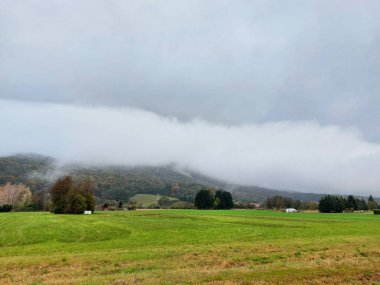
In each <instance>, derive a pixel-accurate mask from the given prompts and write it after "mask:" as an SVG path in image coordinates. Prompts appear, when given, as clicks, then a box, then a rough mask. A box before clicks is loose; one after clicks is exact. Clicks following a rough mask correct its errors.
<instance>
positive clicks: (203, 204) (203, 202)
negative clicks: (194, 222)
mask: <svg viewBox="0 0 380 285" xmlns="http://www.w3.org/2000/svg"><path fill="white" fill-rule="evenodd" d="M194 205H195V207H196V208H197V209H211V208H213V206H214V197H213V195H212V193H211V191H210V190H205V189H203V190H200V191H199V192H198V193H197V195H196V196H195V200H194Z"/></svg>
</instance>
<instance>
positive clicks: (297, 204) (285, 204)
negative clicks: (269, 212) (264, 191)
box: [265, 196, 318, 210]
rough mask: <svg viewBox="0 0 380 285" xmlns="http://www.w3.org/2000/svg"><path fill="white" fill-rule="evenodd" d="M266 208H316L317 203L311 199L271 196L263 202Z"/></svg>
mask: <svg viewBox="0 0 380 285" xmlns="http://www.w3.org/2000/svg"><path fill="white" fill-rule="evenodd" d="M265 205H266V207H267V208H268V209H276V210H280V209H285V208H295V209H297V210H317V209H318V203H317V202H312V201H300V200H293V199H291V198H288V197H283V196H273V197H269V198H267V200H266V203H265Z"/></svg>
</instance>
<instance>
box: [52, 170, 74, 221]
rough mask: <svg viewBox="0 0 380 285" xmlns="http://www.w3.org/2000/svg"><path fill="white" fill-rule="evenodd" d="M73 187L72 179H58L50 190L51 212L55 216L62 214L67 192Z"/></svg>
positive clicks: (69, 177)
mask: <svg viewBox="0 0 380 285" xmlns="http://www.w3.org/2000/svg"><path fill="white" fill-rule="evenodd" d="M73 187H74V183H73V179H72V177H71V176H65V177H62V178H59V179H58V180H57V181H56V182H55V183H54V185H53V188H52V189H51V202H52V208H51V212H53V213H55V214H62V213H64V211H65V208H66V197H67V194H68V193H69V191H70V190H71V189H72V188H73Z"/></svg>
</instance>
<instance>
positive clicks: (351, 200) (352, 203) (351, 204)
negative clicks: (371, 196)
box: [345, 195, 359, 211]
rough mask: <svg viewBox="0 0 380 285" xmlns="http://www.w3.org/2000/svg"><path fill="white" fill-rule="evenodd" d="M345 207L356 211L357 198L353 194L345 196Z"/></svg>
mask: <svg viewBox="0 0 380 285" xmlns="http://www.w3.org/2000/svg"><path fill="white" fill-rule="evenodd" d="M345 206H346V208H347V209H352V210H354V211H357V210H358V208H359V207H358V202H357V199H355V197H354V196H352V195H349V196H348V197H347V200H346V205H345Z"/></svg>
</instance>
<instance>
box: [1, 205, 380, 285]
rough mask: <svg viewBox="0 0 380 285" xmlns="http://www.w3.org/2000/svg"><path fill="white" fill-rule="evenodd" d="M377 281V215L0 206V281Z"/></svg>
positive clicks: (379, 248) (379, 259)
mask: <svg viewBox="0 0 380 285" xmlns="http://www.w3.org/2000/svg"><path fill="white" fill-rule="evenodd" d="M199 283H208V284H273V283H275V284H277V283H280V284H282V283H283V284H380V216H375V215H370V214H319V213H275V212H270V211H255V210H231V211H197V210H150V211H149V210H146V211H136V212H101V213H96V214H94V215H91V216H90V215H78V216H75V215H54V214H50V213H0V284H199Z"/></svg>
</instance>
